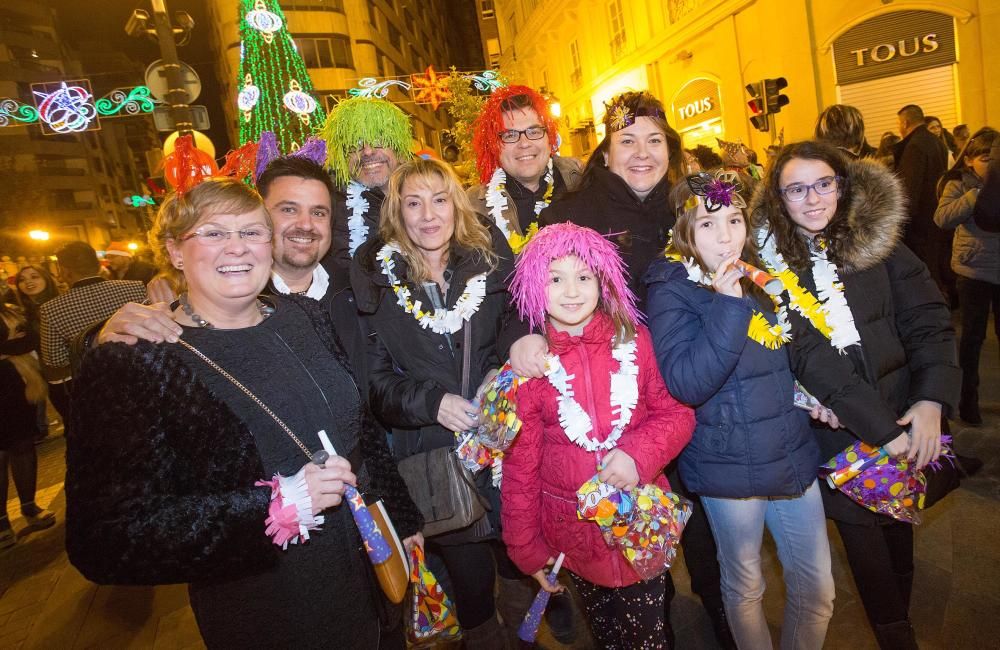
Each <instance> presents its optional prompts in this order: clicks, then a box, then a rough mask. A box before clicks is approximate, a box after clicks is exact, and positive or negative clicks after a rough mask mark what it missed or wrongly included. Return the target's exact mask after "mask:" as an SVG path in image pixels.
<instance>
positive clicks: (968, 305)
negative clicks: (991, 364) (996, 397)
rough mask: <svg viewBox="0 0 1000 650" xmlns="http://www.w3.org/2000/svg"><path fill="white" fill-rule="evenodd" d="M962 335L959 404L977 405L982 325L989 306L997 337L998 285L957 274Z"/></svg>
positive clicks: (999, 328) (999, 335)
mask: <svg viewBox="0 0 1000 650" xmlns="http://www.w3.org/2000/svg"><path fill="white" fill-rule="evenodd" d="M958 296H959V304H960V306H961V307H960V312H959V313H960V314H961V316H962V336H961V337H960V338H959V341H958V362H959V364H960V365H961V366H962V406H963V407H964V408H975V409H978V407H979V353H980V351H981V350H982V349H983V342H984V341H985V340H986V325H987V324H988V323H989V320H990V307H992V308H993V334H994V336H996V337H997V339H998V340H1000V284H993V283H992V282H984V281H983V280H973V279H971V278H965V277H962V276H959V277H958Z"/></svg>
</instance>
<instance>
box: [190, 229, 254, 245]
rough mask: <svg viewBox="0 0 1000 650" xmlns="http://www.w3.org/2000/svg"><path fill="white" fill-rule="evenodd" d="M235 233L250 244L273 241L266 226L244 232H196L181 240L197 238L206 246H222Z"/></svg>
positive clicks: (217, 230) (244, 230) (213, 230)
mask: <svg viewBox="0 0 1000 650" xmlns="http://www.w3.org/2000/svg"><path fill="white" fill-rule="evenodd" d="M233 233H239V235H240V239H242V240H243V241H245V242H246V243H248V244H266V243H268V242H270V241H271V231H270V230H268V229H267V228H265V227H264V226H251V227H249V228H244V229H242V230H223V229H222V228H208V229H206V230H196V231H194V232H191V233H188V234H186V235H184V236H183V237H181V238H180V240H181V241H187V240H189V239H193V238H195V237H197V238H198V241H199V242H201V243H202V244H205V245H206V246H221V245H223V244H225V243H226V242H227V241H229V238H230V237H231V236H232V235H233Z"/></svg>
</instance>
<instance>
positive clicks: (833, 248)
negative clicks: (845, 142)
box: [752, 140, 852, 273]
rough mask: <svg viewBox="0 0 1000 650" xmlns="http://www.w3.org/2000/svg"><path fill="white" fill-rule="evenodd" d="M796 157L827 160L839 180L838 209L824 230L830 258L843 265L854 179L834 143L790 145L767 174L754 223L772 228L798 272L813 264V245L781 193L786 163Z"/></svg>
mask: <svg viewBox="0 0 1000 650" xmlns="http://www.w3.org/2000/svg"><path fill="white" fill-rule="evenodd" d="M795 158H801V159H803V160H818V161H820V162H824V163H826V164H827V165H829V166H830V168H831V169H833V173H834V174H836V176H837V177H838V179H839V186H838V190H837V212H836V213H835V214H834V215H833V219H831V220H830V223H829V224H828V225H827V227H826V228H825V229H824V230H823V236H824V238H825V240H826V243H827V251H828V257H829V259H830V261H831V262H833V263H834V264H839V262H840V260H841V259H842V258H841V255H840V252H841V247H842V246H843V241H844V238H845V235H846V234H847V231H848V230H849V229H850V225H849V224H848V222H847V213H848V211H849V209H850V205H851V191H852V188H851V178H850V176H849V175H848V174H849V173H848V161H847V158H846V157H845V156H844V154H843V153H841V151H840V149H838V148H836V147H834V146H832V145H829V144H826V143H823V142H817V141H815V140H809V141H806V142H796V143H793V144H790V145H788V146H786V147H785V148H784V149H782V150H781V152H780V153H779V154H778V157H777V158H775V159H774V162H773V163H772V164H771V166H770V167H769V168H768V170H767V175H766V176H765V177H764V181H763V183H762V184H761V189H760V190H759V191H760V192H761V194H760V199H759V200H758V202H757V203H758V205H757V207H756V209H755V210H754V214H753V215H752V216H753V222H754V226H755V227H758V228H759V227H762V226H765V225H766V226H767V227H769V229H770V231H771V234H772V236H773V237H775V242H776V244H777V248H778V252H779V253H781V255H782V256H783V257H784V258H785V261H786V262H787V263H788V265H789V266H790V267H792V269H793V270H794V271H795V272H796V273H801V272H802V271H804V270H806V269H808V268H809V267H810V265H811V263H810V260H809V246H808V244H807V243H806V239H805V237H803V236H802V235H801V234H800V233H799V232H798V229H797V226H796V225H795V222H794V221H792V218H791V217H790V216H789V215H788V211H787V210H786V209H785V201H784V199H783V198H782V196H781V172H782V171H783V170H784V169H785V165H787V164H788V163H789V162H790V161H791V160H793V159H795Z"/></svg>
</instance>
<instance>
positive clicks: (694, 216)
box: [666, 169, 770, 303]
mask: <svg viewBox="0 0 1000 650" xmlns="http://www.w3.org/2000/svg"><path fill="white" fill-rule="evenodd" d="M718 171H720V170H718V169H713V170H712V171H710V172H708V173H709V174H712V175H713V176H714V175H715V173H717V172H718ZM740 183H741V184H742V186H743V187H742V189H741V190H740V196H742V197H743V200H744V201H745V202H746V203H747V204H748V205H749V203H750V193H751V192H750V191H749V189H748V188H749V187H751V185H750V178H749V177H746V176H745V175H744V174H740ZM692 196H695V194H694V192H693V191H692V190H691V186H690V185H688V184H687V182H686V179H685V180H682V181H681V182H679V183H677V184H676V185H674V187H673V189H672V190H671V191H670V204H671V205H672V206H673V207H674V212H675V213H676V214H677V221H676V223H674V229H673V232H672V235H671V237H670V242H668V244H667V250H666V252H667V254H668V255H669V254H673V255H679V256H680V257H681V258H683V259H692V260H694V261H695V263H696V264H697V265H698V266H699V267H700V268H701V270H702V271H703V272H704V273H708V272H709V271H708V267H707V266H705V261H704V260H702V259H701V255H699V254H698V248H697V246H696V245H695V242H694V227H695V224H696V222H697V220H698V206H697V205H694V206H691V207H688V208H685V207H684V204H685V203H687V202H688V199H690V198H691V197H692ZM700 203H701V199H699V204H700ZM740 212H742V213H743V223H744V225H745V226H746V231H747V237H746V241H744V242H743V250H742V251H741V253H740V259H741V260H743V261H744V262H746V263H748V264H752V265H754V266H756V267H757V268H759V269H762V268H764V266H763V263H762V262H761V260H760V256H759V254H758V251H757V242H756V241H754V237H753V230H752V228H751V226H750V214H749V213H748V211H747V210H746V209H745V208H743V209H741V210H740ZM740 286H741V287H742V288H743V292H744V293H747V294H752V295H754V296H755V297H756V298H757V299H758V300H763V301H764V302H765V303H768V302H770V298H768V296H767V294H766V293H764V290H763V289H761V288H760V287H758V286H757V285H756V284H754V283H753V282H751V281H750V280H749V279H748V278H745V277H744V278H740ZM709 288H711V287H709Z"/></svg>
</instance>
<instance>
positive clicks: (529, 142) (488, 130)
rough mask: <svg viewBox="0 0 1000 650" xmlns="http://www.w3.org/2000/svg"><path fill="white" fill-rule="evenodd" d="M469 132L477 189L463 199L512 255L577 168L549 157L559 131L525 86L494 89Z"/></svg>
mask: <svg viewBox="0 0 1000 650" xmlns="http://www.w3.org/2000/svg"><path fill="white" fill-rule="evenodd" d="M473 129H474V133H473V136H472V147H473V149H475V152H476V167H477V169H478V171H479V180H480V182H481V183H482V184H481V185H478V186H475V187H472V188H471V189H470V190H469V198H470V199H471V200H472V205H473V207H475V208H476V211H477V212H479V213H480V214H482V215H483V216H484V217H486V218H488V219H490V220H491V221H493V222H494V223H495V224H496V225H497V227H498V228H500V230H501V232H503V233H504V234H505V235H506V236H507V241H508V243H510V247H511V249H512V250H513V251H514V252H515V253H518V252H520V250H521V247H523V246H524V244H525V243H527V241H528V240H529V239H531V236H532V235H533V234H534V233H535V232H536V231H537V229H538V213H539V212H541V211H542V210H543V209H544V208H545V207H546V206H547V205H548V204H549V203H551V202H552V200H553V199H556V198H558V197H559V196H561V195H562V194H564V193H566V192H568V191H572V190H574V189H576V187H577V185H579V183H580V177H581V174H582V165H581V164H580V161H579V160H577V159H575V158H562V157H560V156H554V155H553V154H555V153H556V149H557V145H556V140H557V138H558V135H559V127H558V125H557V124H556V121H555V119H554V118H553V117H552V114H551V112H550V111H549V106H548V103H547V102H546V101H545V99H544V98H543V97H542V96H541V95H540V94H539V93H538V92H537V91H535V90H532V89H531V88H528V87H527V86H506V87H504V88H498V89H497V90H495V91H494V92H493V94H492V95H490V98H489V99H488V100H487V102H486V104H485V105H484V106H483V112H482V113H480V115H479V117H478V118H477V119H476V122H475V124H474V125H473Z"/></svg>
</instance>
